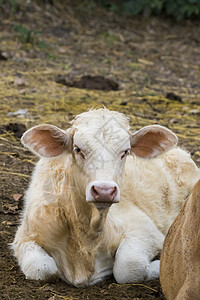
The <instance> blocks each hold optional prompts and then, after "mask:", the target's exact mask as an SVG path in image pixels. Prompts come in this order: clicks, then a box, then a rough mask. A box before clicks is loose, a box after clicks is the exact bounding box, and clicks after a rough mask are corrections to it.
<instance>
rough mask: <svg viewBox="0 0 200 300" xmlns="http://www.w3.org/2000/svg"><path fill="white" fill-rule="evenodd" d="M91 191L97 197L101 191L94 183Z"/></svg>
mask: <svg viewBox="0 0 200 300" xmlns="http://www.w3.org/2000/svg"><path fill="white" fill-rule="evenodd" d="M91 193H92V195H93V196H94V197H97V196H98V195H99V193H98V192H97V190H96V189H95V186H94V185H93V186H92V187H91Z"/></svg>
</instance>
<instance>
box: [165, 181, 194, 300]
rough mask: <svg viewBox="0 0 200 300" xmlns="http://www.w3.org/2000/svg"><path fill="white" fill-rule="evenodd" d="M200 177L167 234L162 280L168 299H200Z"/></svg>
mask: <svg viewBox="0 0 200 300" xmlns="http://www.w3.org/2000/svg"><path fill="white" fill-rule="evenodd" d="M199 224H200V180H199V181H198V182H197V183H196V185H195V187H194V190H193V193H192V194H191V195H190V197H189V198H188V200H187V201H186V203H185V205H184V207H183V209H182V210H181V212H180V213H179V215H178V216H177V218H176V219H175V221H174V223H173V224H172V226H171V227H170V229H169V232H168V234H167V236H166V239H165V242H164V247H163V252H162V255H161V267H160V281H161V285H162V289H163V292H164V294H165V296H166V298H167V300H197V299H200V226H199Z"/></svg>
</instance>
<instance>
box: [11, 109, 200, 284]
mask: <svg viewBox="0 0 200 300" xmlns="http://www.w3.org/2000/svg"><path fill="white" fill-rule="evenodd" d="M22 142H23V144H24V145H25V146H26V147H28V148H29V149H30V150H31V151H32V152H34V153H35V154H37V155H39V157H40V160H39V162H38V163H37V166H36V168H35V170H34V173H33V176H32V180H31V183H30V186H29V189H28V191H27V193H26V197H25V209H24V213H23V218H22V223H21V226H20V227H19V228H18V231H17V233H16V237H15V240H14V242H13V244H12V248H13V250H14V254H15V256H16V257H17V259H18V262H19V265H20V267H21V269H22V271H23V272H24V274H25V276H26V277H27V278H31V279H46V278H48V277H50V276H51V275H55V274H59V276H60V277H61V278H63V279H64V280H65V281H66V282H68V283H70V284H73V285H75V286H84V285H91V284H95V283H96V282H98V281H100V280H102V279H104V278H105V277H106V276H108V275H110V274H111V273H112V272H113V273H114V276H115V279H116V280H117V282H119V283H125V282H137V281H142V280H149V279H153V278H156V277H158V275H159V261H158V260H155V261H154V260H153V259H154V257H155V256H156V255H157V254H158V253H159V252H160V250H161V248H162V243H163V239H164V235H165V234H166V232H167V230H168V228H169V226H170V224H171V222H172V221H173V219H174V218H175V216H176V215H177V214H178V212H179V210H180V208H181V206H182V203H183V201H184V199H185V198H186V197H187V196H188V194H189V193H190V192H191V189H192V187H193V186H194V184H195V182H196V181H197V180H198V179H199V178H200V174H199V170H198V168H197V167H196V165H195V164H194V162H193V161H192V160H191V158H190V155H189V154H187V153H186V152H185V151H183V150H181V149H179V148H175V146H176V143H177V137H176V136H175V134H173V133H172V132H171V131H170V130H169V129H167V128H164V127H161V126H159V125H152V126H146V127H144V128H142V129H141V130H139V131H137V132H135V133H131V132H130V131H129V125H128V119H127V118H126V117H125V116H124V115H122V114H120V113H117V112H113V111H109V110H107V109H98V110H91V111H89V112H86V113H83V114H81V115H79V116H77V117H76V118H75V120H74V121H73V122H72V127H71V128H69V129H68V130H66V131H64V130H61V129H59V128H57V127H56V126H53V125H40V126H36V127H33V128H31V129H30V130H28V131H27V132H25V134H24V135H23V137H22ZM170 149H171V150H170ZM167 150H169V151H167ZM165 151H167V152H166V153H165ZM129 154H131V155H129Z"/></svg>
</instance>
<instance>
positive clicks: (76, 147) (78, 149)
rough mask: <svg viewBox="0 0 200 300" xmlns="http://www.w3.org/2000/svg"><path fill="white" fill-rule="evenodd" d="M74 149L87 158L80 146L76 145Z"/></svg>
mask: <svg viewBox="0 0 200 300" xmlns="http://www.w3.org/2000/svg"><path fill="white" fill-rule="evenodd" d="M74 151H75V152H76V153H77V154H79V155H80V156H81V157H82V158H83V159H85V154H84V153H83V151H82V150H81V149H80V148H79V147H78V146H76V145H75V146H74Z"/></svg>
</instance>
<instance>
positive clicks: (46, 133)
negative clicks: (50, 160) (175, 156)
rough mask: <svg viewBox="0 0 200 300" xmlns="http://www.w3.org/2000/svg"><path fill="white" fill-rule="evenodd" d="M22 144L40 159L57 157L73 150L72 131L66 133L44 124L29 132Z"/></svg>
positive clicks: (23, 137) (24, 135) (24, 136)
mask: <svg viewBox="0 0 200 300" xmlns="http://www.w3.org/2000/svg"><path fill="white" fill-rule="evenodd" d="M21 142H22V144H23V145H24V146H25V147H27V148H28V149H29V150H31V151H32V152H33V153H34V154H36V155H38V156H40V157H56V156H58V155H60V154H62V153H63V151H64V150H67V151H70V150H71V148H72V134H71V133H70V129H68V130H67V131H64V130H62V129H60V128H58V127H56V126H54V125H49V124H43V125H39V126H35V127H33V128H31V129H29V130H27V131H26V132H25V133H24V134H23V136H22V138H21Z"/></svg>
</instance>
